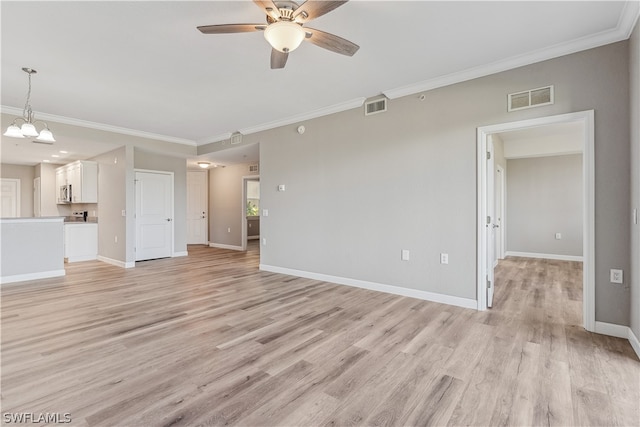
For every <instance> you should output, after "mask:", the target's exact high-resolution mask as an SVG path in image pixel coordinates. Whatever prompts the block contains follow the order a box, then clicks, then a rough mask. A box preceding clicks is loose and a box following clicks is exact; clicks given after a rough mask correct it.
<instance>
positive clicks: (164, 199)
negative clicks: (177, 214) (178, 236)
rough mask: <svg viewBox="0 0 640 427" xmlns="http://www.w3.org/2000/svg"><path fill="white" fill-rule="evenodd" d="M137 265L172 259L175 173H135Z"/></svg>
mask: <svg viewBox="0 0 640 427" xmlns="http://www.w3.org/2000/svg"><path fill="white" fill-rule="evenodd" d="M135 199H136V217H135V218H136V246H135V254H136V261H144V260H149V259H156V258H168V257H171V256H172V255H173V233H174V229H173V172H162V171H142V170H136V171H135Z"/></svg>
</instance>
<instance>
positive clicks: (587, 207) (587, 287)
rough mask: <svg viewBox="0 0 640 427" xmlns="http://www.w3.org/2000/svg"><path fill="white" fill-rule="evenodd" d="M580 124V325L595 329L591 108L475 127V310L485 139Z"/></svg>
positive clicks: (480, 297) (481, 255) (483, 289)
mask: <svg viewBox="0 0 640 427" xmlns="http://www.w3.org/2000/svg"><path fill="white" fill-rule="evenodd" d="M576 122H578V123H581V124H582V126H583V149H582V175H583V197H582V215H583V222H582V224H583V231H582V233H583V245H582V255H583V263H582V269H583V275H582V315H583V323H584V328H585V329H586V330H587V331H590V332H594V331H595V274H594V272H595V155H594V151H595V150H594V148H595V147H594V145H595V131H594V110H587V111H580V112H575V113H566V114H559V115H555V116H546V117H539V118H535V119H529V120H520V121H515V122H507V123H500V124H495V125H488V126H482V127H478V128H477V185H478V189H477V194H478V200H477V209H478V212H477V225H476V227H477V255H478V259H477V274H478V275H477V278H476V280H477V301H478V310H480V311H482V310H486V309H487V284H486V277H487V270H486V265H487V257H488V256H489V254H487V252H486V239H487V232H486V227H485V222H486V216H487V167H486V163H487V162H486V154H485V153H486V151H487V138H488V136H489V135H491V134H494V133H500V132H506V131H512V130H521V129H527V128H533V127H539V126H546V125H551V124H559V123H576Z"/></svg>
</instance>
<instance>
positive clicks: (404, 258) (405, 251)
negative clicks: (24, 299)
mask: <svg viewBox="0 0 640 427" xmlns="http://www.w3.org/2000/svg"><path fill="white" fill-rule="evenodd" d="M400 259H402V261H409V250H408V249H403V250H402V253H401V255H400Z"/></svg>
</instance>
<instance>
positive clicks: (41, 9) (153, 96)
mask: <svg viewBox="0 0 640 427" xmlns="http://www.w3.org/2000/svg"><path fill="white" fill-rule="evenodd" d="M0 7H1V19H2V21H1V43H2V44H1V47H2V68H1V73H2V86H1V97H2V98H1V104H2V106H3V112H5V113H17V114H20V113H19V111H21V109H22V107H23V105H24V101H25V96H26V88H27V78H26V74H25V73H24V72H23V71H21V67H31V68H35V69H36V70H38V74H37V75H35V76H34V77H33V93H32V106H33V108H34V111H35V112H36V115H40V117H41V118H42V117H45V118H47V119H48V120H50V121H54V122H55V120H56V119H59V120H62V121H65V122H67V123H74V122H75V121H85V122H93V123H97V124H100V126H102V127H103V128H109V129H116V130H120V131H122V132H125V133H132V134H153V135H156V137H157V138H159V139H164V140H169V141H176V142H182V143H186V144H194V145H195V144H204V143H207V142H213V141H217V140H221V139H226V138H228V135H229V134H230V133H231V132H235V131H238V130H239V131H243V132H244V133H250V132H252V131H255V130H257V129H262V128H268V127H269V126H275V125H277V124H278V123H285V122H287V121H288V120H292V118H295V117H299V116H300V115H305V114H307V113H312V112H315V111H322V110H326V109H329V110H330V109H331V108H332V106H336V105H341V104H345V103H348V102H350V101H353V100H358V99H362V98H368V97H371V96H376V95H379V94H381V93H385V94H386V95H387V96H389V97H391V98H394V97H397V96H402V95H406V94H409V93H416V92H419V91H422V90H428V89H429V88H432V87H436V86H439V85H443V84H449V83H452V82H455V81H460V80H464V79H469V78H474V77H479V76H481V75H485V74H489V73H491V72H496V71H501V70H504V69H508V68H513V67H515V66H521V65H525V64H528V63H531V62H535V61H540V60H543V59H548V58H551V57H556V56H560V55H563V54H567V53H571V52H575V51H578V50H582V49H587V48H590V47H595V46H599V45H602V44H606V43H611V42H615V41H619V40H623V39H626V38H628V36H629V34H630V31H631V28H632V26H633V23H634V21H635V19H636V17H637V14H638V2H637V1H632V2H614V1H603V2H594V1H585V2H583V1H569V2H558V1H545V2H504V1H499V2H484V1H472V2H458V1H453V2H451V1H449V2H435V1H408V2H400V1H358V0H352V1H350V2H349V3H347V4H345V5H343V6H341V7H339V8H338V9H335V10H334V11H332V12H330V13H328V14H327V15H325V16H322V17H320V18H318V19H316V20H314V21H312V22H311V23H309V24H307V26H310V27H313V28H317V29H321V30H324V31H327V32H331V33H335V34H337V35H339V36H341V37H344V38H347V39H349V40H351V41H353V42H355V43H357V44H358V45H360V50H359V51H358V52H357V53H356V54H355V55H354V56H353V57H346V56H342V55H338V54H335V53H332V52H329V51H327V50H324V49H321V48H319V47H317V46H314V45H312V44H310V43H303V45H302V46H301V47H300V48H299V49H297V50H296V51H294V52H292V53H291V54H290V56H289V61H288V63H287V65H286V68H284V69H282V70H271V69H270V67H269V55H270V46H269V45H268V44H267V42H266V41H265V40H264V37H263V35H262V33H260V32H257V33H244V34H224V35H203V34H201V33H200V32H199V31H197V30H196V26H199V25H208V24H225V23H246V22H249V23H253V22H255V23H262V22H264V14H263V13H262V11H261V10H260V9H259V8H258V7H257V6H256V5H255V4H254V3H253V2H251V1H163V2H151V1H101V2H94V1H86V2H78V1H66V2H56V1H43V2H32V1H2V2H1V3H0ZM523 89H526V88H523ZM61 118H62V119H61ZM51 129H52V131H53V132H54V135H56V137H57V138H58V141H59V142H58V143H57V144H60V145H63V144H64V142H65V141H64V135H60V134H59V133H56V128H55V124H54V125H52V126H51ZM7 140H9V138H7V137H2V161H3V162H6V163H29V162H32V163H37V162H39V161H41V155H40V153H38V152H37V150H38V149H40V148H41V147H39V145H38V144H30V143H29V144H30V145H28V147H27V149H24V150H21V151H20V152H14V151H13V150H12V148H13V147H15V140H13V139H12V140H11V142H7ZM86 144H91V141H86ZM255 151H257V150H255V149H254V152H255ZM27 152H28V153H31V152H35V153H36V154H33V155H31V154H28V153H27ZM236 154H237V156H235V157H234V158H233V159H227V161H228V162H232V161H238V160H241V159H246V158H244V157H242V156H244V155H246V153H244V154H241V153H236ZM43 155H44V154H43ZM81 155H82V153H78V156H81ZM208 157H209V160H213V161H215V159H214V158H213V157H214V156H212V155H210V156H208ZM228 157H229V156H228ZM231 157H233V156H231ZM35 159H37V160H35ZM253 160H254V159H251V161H253Z"/></svg>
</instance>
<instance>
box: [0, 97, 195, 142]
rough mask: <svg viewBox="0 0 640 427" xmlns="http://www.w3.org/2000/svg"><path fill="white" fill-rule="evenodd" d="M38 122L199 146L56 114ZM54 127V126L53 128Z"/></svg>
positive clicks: (43, 116) (17, 113)
mask: <svg viewBox="0 0 640 427" xmlns="http://www.w3.org/2000/svg"><path fill="white" fill-rule="evenodd" d="M0 108H1V110H2V112H3V113H6V114H11V115H14V116H18V117H22V109H21V108H15V107H9V106H7V105H2V106H1V107H0ZM38 120H44V121H46V122H56V123H63V124H66V125H72V126H80V127H83V128H88V129H95V130H102V131H105V132H114V133H119V134H122V135H131V136H137V137H140V138H146V139H154V140H158V141H166V142H172V143H174V144H182V145H191V146H196V145H197V144H196V141H193V140H190V139H185V138H176V137H174V136H166V135H160V134H157V133H151V132H144V131H141V130H135V129H129V128H123V127H119V126H112V125H107V124H104V123H96V122H90V121H87V120H80V119H73V118H71V117H64V116H57V115H55V114H47V113H42V112H40V111H38ZM53 127H54V126H52V128H53ZM54 131H55V129H54Z"/></svg>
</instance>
